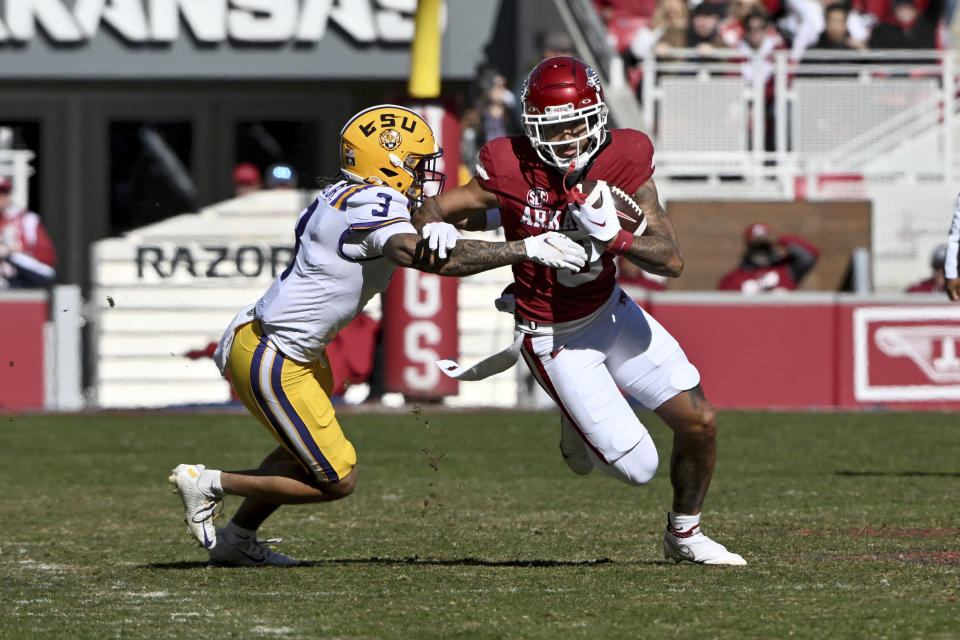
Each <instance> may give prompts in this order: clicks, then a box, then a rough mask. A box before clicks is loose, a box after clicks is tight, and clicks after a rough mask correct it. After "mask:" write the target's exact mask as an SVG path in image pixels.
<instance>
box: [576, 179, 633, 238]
mask: <svg viewBox="0 0 960 640" xmlns="http://www.w3.org/2000/svg"><path fill="white" fill-rule="evenodd" d="M598 184H600V180H584V181H583V182H581V183H580V184H579V185H578V186H579V188H580V191H582V192H583V193H584V194H585V195H587V196H589V195H590V194H591V193H593V190H594V189H596V188H597V185H598ZM608 186H609V187H610V193H611V195H613V204H614V206H615V207H616V209H617V216H618V217H619V218H620V227H621V228H623V229H626V230H627V231H630V232H632V233H633V234H634V235H637V236H639V235H642V234H643V232H644V230H645V229H646V228H647V221H646V219H645V218H644V216H643V210H642V209H641V208H640V205H638V204H637V203H636V202H634V200H633V198H631V197H630V195H629V194H627V192H626V191H624V190H623V189H621V188H620V187H618V186H616V185H613V184H611V185H608ZM601 204H603V201H602V199H600V200H597V202H596V203H594V206H595V207H598V206H600V205H601Z"/></svg>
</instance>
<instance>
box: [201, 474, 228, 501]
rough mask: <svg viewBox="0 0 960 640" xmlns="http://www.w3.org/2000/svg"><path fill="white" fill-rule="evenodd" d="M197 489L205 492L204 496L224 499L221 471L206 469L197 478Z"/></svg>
mask: <svg viewBox="0 0 960 640" xmlns="http://www.w3.org/2000/svg"><path fill="white" fill-rule="evenodd" d="M197 488H198V489H200V491H202V492H203V495H205V496H210V497H211V498H222V497H223V487H222V486H220V471H218V470H216V469H205V470H204V471H203V472H201V473H200V477H199V478H197Z"/></svg>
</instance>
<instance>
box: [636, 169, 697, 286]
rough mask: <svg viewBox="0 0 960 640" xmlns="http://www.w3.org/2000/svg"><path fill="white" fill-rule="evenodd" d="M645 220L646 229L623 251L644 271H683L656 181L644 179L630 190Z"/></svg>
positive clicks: (674, 273)
mask: <svg viewBox="0 0 960 640" xmlns="http://www.w3.org/2000/svg"><path fill="white" fill-rule="evenodd" d="M633 199H634V201H635V202H636V203H637V204H638V205H640V208H641V209H642V210H643V215H644V217H645V218H646V220H647V230H646V231H645V232H644V234H643V235H642V236H636V237H634V239H633V246H632V247H630V249H628V250H627V251H626V252H625V253H624V254H623V255H624V257H626V258H627V259H628V260H630V262H632V263H633V264H635V265H637V266H638V267H641V268H642V269H643V270H645V271H649V272H650V273H655V274H657V275H660V276H667V277H669V278H676V277H677V276H679V275H680V273H681V272H682V271H683V257H682V256H681V255H680V245H678V244H677V236H676V233H674V231H673V224H672V223H671V222H670V218H668V217H667V212H666V211H664V210H663V207H661V206H660V198H659V197H658V196H657V185H656V184H654V182H653V180H648V181H647V182H646V183H644V185H643V186H642V187H640V188H639V189H638V190H637V192H636V193H635V194H633Z"/></svg>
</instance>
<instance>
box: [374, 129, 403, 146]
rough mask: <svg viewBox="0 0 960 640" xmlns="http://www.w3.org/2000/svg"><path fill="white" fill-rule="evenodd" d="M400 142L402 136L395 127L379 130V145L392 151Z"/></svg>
mask: <svg viewBox="0 0 960 640" xmlns="http://www.w3.org/2000/svg"><path fill="white" fill-rule="evenodd" d="M401 142H403V138H402V137H400V132H399V131H397V130H396V129H384V130H383V131H381V132H380V146H381V147H383V148H384V149H386V150H387V151H393V150H394V149H396V148H397V147H399V146H400V143H401Z"/></svg>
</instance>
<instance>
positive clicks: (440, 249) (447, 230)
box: [420, 222, 463, 260]
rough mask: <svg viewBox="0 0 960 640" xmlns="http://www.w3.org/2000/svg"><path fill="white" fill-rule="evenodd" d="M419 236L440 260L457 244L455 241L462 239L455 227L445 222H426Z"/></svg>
mask: <svg viewBox="0 0 960 640" xmlns="http://www.w3.org/2000/svg"><path fill="white" fill-rule="evenodd" d="M420 234H421V235H422V236H423V239H424V240H426V241H427V245H428V246H429V247H430V251H436V252H437V257H438V258H440V259H441V260H443V259H445V258H446V257H447V251H449V250H450V249H453V246H454V245H455V244H457V239H459V238H462V237H463V236H461V235H460V231H459V230H457V228H456V227H455V226H453V225H452V224H448V223H446V222H428V223H427V224H425V225H423V229H422V230H421V231H420Z"/></svg>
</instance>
